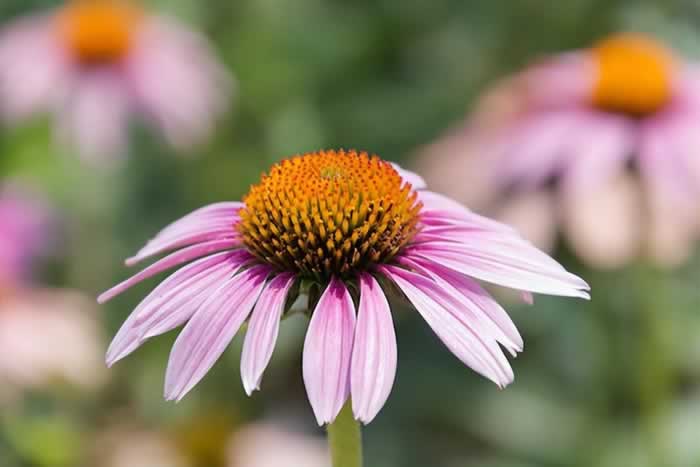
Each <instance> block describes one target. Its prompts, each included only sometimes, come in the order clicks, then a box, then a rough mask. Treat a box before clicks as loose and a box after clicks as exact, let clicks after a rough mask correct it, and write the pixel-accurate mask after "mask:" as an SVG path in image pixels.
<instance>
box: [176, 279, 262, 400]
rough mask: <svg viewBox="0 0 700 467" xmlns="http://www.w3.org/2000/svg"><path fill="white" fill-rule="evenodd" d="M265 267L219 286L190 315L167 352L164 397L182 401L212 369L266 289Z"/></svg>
mask: <svg viewBox="0 0 700 467" xmlns="http://www.w3.org/2000/svg"><path fill="white" fill-rule="evenodd" d="M269 273H270V268H269V267H267V266H255V267H252V268H250V269H248V270H246V271H244V272H242V273H240V274H238V275H236V276H234V277H233V278H231V279H229V280H228V281H226V282H225V283H224V284H222V285H221V287H219V288H218V289H217V290H216V291H215V292H214V293H213V294H212V295H211V296H210V297H209V299H208V300H207V301H206V302H204V303H203V304H202V305H201V306H200V307H199V309H198V310H197V312H196V313H195V314H194V316H192V318H191V319H190V321H189V322H188V323H187V325H186V326H185V328H184V329H183V330H182V332H181V333H180V335H179V336H178V338H177V340H176V341H175V344H174V345H173V349H172V351H171V352H170V359H169V361H168V369H167V371H166V375H165V391H164V392H165V398H166V399H168V400H178V401H179V400H180V399H182V398H183V397H184V396H185V395H186V394H187V393H188V392H189V391H190V390H191V389H192V388H193V387H194V386H195V385H196V384H197V383H198V382H199V381H200V380H201V379H202V378H203V377H204V375H205V374H206V373H207V372H208V371H209V369H211V367H212V366H214V363H216V361H217V360H218V359H219V357H220V356H221V354H222V353H223V352H224V350H225V349H226V347H227V346H228V344H229V342H231V339H233V337H234V336H235V334H236V332H237V331H238V329H239V328H240V326H241V324H243V322H244V321H245V320H246V318H247V317H248V315H249V314H250V311H251V310H252V309H253V306H254V305H255V302H256V301H257V300H258V297H259V296H260V293H261V292H262V290H263V287H264V286H265V278H266V277H267V276H268V274H269Z"/></svg>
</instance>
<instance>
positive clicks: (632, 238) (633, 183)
mask: <svg viewBox="0 0 700 467" xmlns="http://www.w3.org/2000/svg"><path fill="white" fill-rule="evenodd" d="M561 208H562V209H561V217H562V221H563V228H564V232H565V233H566V237H567V240H568V241H569V243H570V245H571V246H572V248H573V250H574V251H575V252H576V254H577V255H579V256H580V257H581V258H582V259H584V260H585V261H586V262H587V263H589V264H591V265H593V266H595V267H597V268H604V269H610V268H618V267H621V266H623V265H625V264H627V263H628V262H630V261H631V260H632V259H633V258H635V257H636V256H637V255H638V254H639V253H640V250H641V246H642V244H643V241H644V239H645V232H644V230H645V225H646V222H645V220H644V196H643V192H642V189H641V186H640V183H639V180H638V179H637V177H635V176H633V175H632V174H626V173H623V174H619V175H617V176H616V177H613V178H608V179H607V180H605V181H603V182H601V183H599V184H598V186H597V187H596V188H595V189H593V190H588V189H578V190H569V191H567V192H566V193H565V196H563V197H562V206H561ZM602 219H604V220H605V221H604V226H603V225H601V220H602Z"/></svg>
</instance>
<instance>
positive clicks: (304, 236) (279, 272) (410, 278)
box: [99, 151, 588, 424]
mask: <svg viewBox="0 0 700 467" xmlns="http://www.w3.org/2000/svg"><path fill="white" fill-rule="evenodd" d="M424 188H425V184H424V182H423V181H422V179H421V178H420V177H419V176H417V175H416V174H413V173H410V172H407V171H404V170H402V169H400V168H398V167H397V166H394V165H392V164H390V163H388V162H385V161H382V160H381V159H379V158H378V157H376V156H370V155H368V154H367V153H364V152H356V151H320V152H315V153H309V154H304V155H301V156H295V157H292V158H290V159H287V160H284V161H282V162H280V163H278V164H276V165H275V166H273V167H272V169H271V170H270V171H269V173H268V174H266V175H263V177H262V180H261V181H260V183H259V184H257V185H254V186H253V187H252V188H251V189H250V192H249V193H248V195H247V196H246V197H245V198H244V202H243V203H239V202H225V203H218V204H214V205H211V206H207V207H204V208H202V209H199V210H197V211H195V212H193V213H191V214H189V215H187V216H185V217H184V218H182V219H180V220H179V221H177V222H175V223H173V224H171V225H170V226H168V227H166V228H165V229H164V230H162V231H161V232H160V233H159V234H158V235H157V236H156V237H155V238H154V239H153V240H151V241H150V242H148V243H147V244H146V246H145V247H144V248H143V249H141V251H139V252H138V253H137V254H136V256H134V257H133V258H130V259H128V260H127V263H128V264H133V263H136V262H138V261H141V260H142V259H144V258H147V257H150V256H153V255H157V254H160V253H163V252H166V251H169V250H174V249H179V250H178V251H176V252H175V253H171V254H170V255H169V256H166V257H165V258H163V259H161V260H159V261H157V262H155V263H154V264H153V265H151V266H149V267H147V268H146V269H144V270H143V271H142V272H140V273H138V274H136V275H135V276H133V277H131V278H130V279H127V280H126V281H124V282H122V283H121V284H119V285H117V286H116V287H114V288H112V289H111V290H109V291H107V292H105V293H104V294H103V295H102V296H100V298H99V300H100V301H101V302H104V301H106V300H109V299H111V298H112V297H114V296H115V295H117V294H119V293H121V292H123V291H124V290H126V289H128V288H129V287H131V286H132V285H134V284H136V283H138V282H141V281H142V280H144V279H146V278H148V277H151V276H153V275H155V274H157V273H159V272H161V271H164V270H166V269H170V268H172V267H174V266H176V265H180V264H183V263H186V262H190V261H192V262H191V263H190V264H188V265H187V266H185V267H183V268H182V269H180V270H179V271H177V272H175V273H174V274H172V275H171V276H170V277H169V278H167V279H165V280H164V281H163V282H162V283H161V284H160V285H159V286H158V287H156V289H155V290H154V291H153V292H152V293H151V294H150V295H149V296H148V297H147V298H146V299H145V300H144V301H143V302H141V304H140V305H139V306H138V307H137V308H136V310H134V312H133V313H132V314H131V316H130V317H129V318H128V319H127V321H126V322H125V323H124V325H123V326H122V328H121V329H120V330H119V332H118V333H117V336H116V337H115V339H114V341H113V342H112V345H111V346H110V348H109V350H108V352H107V363H108V364H110V365H111V364H113V363H115V362H116V361H117V360H119V359H121V358H123V357H125V356H126V355H128V354H129V353H131V352H132V351H133V350H135V349H136V348H137V347H138V346H139V345H140V344H141V343H142V342H143V341H144V340H146V339H147V338H149V337H152V336H155V335H158V334H161V333H163V332H166V331H168V330H170V329H173V328H175V327H177V326H179V325H181V324H183V323H187V324H186V325H185V327H184V329H183V331H182V332H181V334H180V336H179V337H178V339H177V341H176V343H175V345H174V347H173V350H172V353H171V355H170V361H169V364H168V370H167V375H166V383H165V396H166V398H168V399H181V398H182V397H184V395H185V394H186V393H187V392H188V391H190V390H191V389H192V387H193V386H194V385H195V384H197V382H198V381H199V380H200V379H201V378H202V377H203V376H204V375H205V374H206V373H207V371H208V370H209V369H210V368H211V367H212V365H213V364H214V362H215V361H216V360H217V359H218V358H219V356H220V355H221V354H222V352H223V351H224V349H225V348H226V346H227V345H228V343H229V342H230V341H231V339H232V338H233V336H234V335H235V334H236V332H237V331H238V329H239V328H240V327H241V325H242V324H243V323H244V322H245V321H246V320H248V331H247V334H246V338H245V342H244V345H243V354H242V361H241V374H242V379H243V385H244V387H245V390H246V392H248V394H250V393H252V392H253V391H254V390H256V389H258V388H259V386H260V382H261V378H262V374H263V371H264V370H265V367H266V366H267V364H268V362H269V361H270V357H271V355H272V352H273V348H274V345H275V340H276V338H277V333H278V330H279V323H280V319H281V318H282V317H283V315H284V313H285V311H286V309H287V304H288V303H289V302H290V301H291V299H293V297H294V292H293V291H294V290H295V288H296V287H295V285H298V284H299V283H300V282H305V283H310V284H312V286H311V287H313V288H315V289H316V290H318V292H319V294H318V295H319V297H318V301H317V302H316V303H311V305H313V312H312V313H311V321H310V324H309V328H308V331H307V334H306V339H305V342H304V355H303V376H304V382H305V384H306V389H307V394H308V396H309V400H310V402H311V406H312V408H313V410H314V413H315V414H316V418H317V420H318V422H319V424H324V423H329V422H331V421H333V420H334V419H335V417H336V415H337V414H338V412H339V411H340V409H341V407H342V406H343V404H344V403H345V402H346V400H347V399H348V398H349V397H350V396H352V406H353V411H354V414H355V417H356V418H357V419H358V420H361V421H363V422H365V423H368V422H369V421H371V420H372V419H373V418H374V417H375V416H376V414H377V413H378V412H379V410H380V409H381V407H382V406H383V405H384V403H385V402H386V400H387V398H388V396H389V392H390V391H391V387H392V385H393V382H394V376H395V372H396V356H397V349H396V337H395V333H394V326H393V322H392V316H391V308H390V305H389V302H388V300H387V296H386V293H385V290H386V287H387V285H388V284H389V283H394V284H395V285H396V286H397V287H398V289H400V290H401V291H402V292H403V293H404V294H405V296H406V297H407V298H408V300H409V301H410V302H411V303H412V304H413V305H414V307H415V309H416V310H417V311H418V312H419V313H420V314H421V316H423V318H424V319H425V320H426V321H427V322H428V324H429V325H430V326H431V327H432V329H433V330H434V331H435V333H436V334H437V335H438V337H440V339H441V340H442V341H443V342H444V343H445V344H446V346H447V347H448V348H449V349H450V350H451V351H452V352H453V353H454V354H455V355H457V357H458V358H460V359H461V360H462V361H463V362H465V363H466V364H467V365H469V366H470V367H471V368H473V369H474V370H475V371H477V372H479V373H480V374H482V375H484V376H486V377H487V378H489V379H491V380H492V381H494V382H495V383H496V384H498V385H499V386H501V387H503V386H505V385H507V384H508V383H510V382H511V381H512V379H513V372H512V370H511V368H510V365H509V363H508V361H507V359H506V358H505V356H504V355H503V352H502V350H501V348H500V347H499V344H500V345H502V346H504V347H505V348H506V349H507V350H508V351H509V352H510V353H512V354H515V353H516V352H519V351H520V350H521V349H522V339H521V338H520V335H519V334H518V331H517V330H516V329H515V326H514V325H513V323H512V322H511V320H510V318H509V317H508V315H507V314H506V313H505V311H504V310H503V309H502V308H501V307H500V306H499V305H498V304H497V303H496V302H495V301H494V300H493V299H492V298H491V297H490V296H489V295H488V293H487V292H486V291H485V290H484V289H483V288H481V286H480V285H479V284H478V283H477V281H476V280H477V279H478V280H484V281H487V282H492V283H495V284H500V285H504V286H506V287H512V288H515V289H518V290H521V291H526V292H538V293H545V294H553V295H564V296H574V297H584V298H585V297H588V294H587V293H586V290H587V288H588V287H587V285H586V283H585V282H584V281H582V280H581V279H579V278H578V277H576V276H574V275H572V274H570V273H568V272H566V271H565V270H564V269H563V268H562V267H561V266H560V265H559V264H558V263H556V262H555V261H554V260H552V259H551V258H549V257H548V256H547V255H545V254H543V253H541V252H540V251H538V250H537V249H535V248H534V247H533V246H532V245H530V244H529V243H528V242H526V241H524V240H523V239H522V238H520V237H519V236H518V234H517V233H516V232H515V231H513V230H512V229H511V228H509V227H507V226H505V225H502V224H499V223H497V222H494V221H490V220H488V219H485V218H483V217H480V216H478V215H476V214H474V213H472V212H470V211H468V210H467V209H466V208H463V207H462V206H460V205H459V204H457V203H456V202H454V201H452V200H450V199H447V198H444V197H442V196H440V195H438V194H436V193H433V192H430V191H426V190H425V189H424Z"/></svg>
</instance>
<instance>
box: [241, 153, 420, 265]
mask: <svg viewBox="0 0 700 467" xmlns="http://www.w3.org/2000/svg"><path fill="white" fill-rule="evenodd" d="M243 201H244V202H245V207H244V208H243V209H242V210H241V212H240V216H241V222H240V223H239V224H238V225H237V229H238V231H239V232H240V233H241V235H242V237H243V240H244V242H245V244H246V246H247V247H248V249H249V250H250V251H251V252H252V253H253V254H255V255H256V256H257V257H258V258H260V259H261V260H263V261H265V262H267V263H269V264H272V265H274V266H276V267H278V268H279V269H282V270H287V271H294V272H298V273H301V274H304V275H308V276H312V277H316V278H327V277H328V276H330V275H339V276H348V275H351V274H352V273H353V272H356V271H359V270H364V269H367V268H369V267H370V266H372V265H373V264H377V263H382V262H386V261H389V260H390V259H391V258H392V257H393V256H394V255H396V253H398V252H399V251H400V250H401V248H402V247H403V246H404V245H406V243H407V242H409V241H410V240H411V238H413V236H414V235H415V233H416V225H417V223H418V214H419V212H420V209H421V207H422V204H421V203H419V202H418V201H417V194H416V192H415V191H414V190H413V189H412V187H411V185H410V184H408V183H405V182H404V181H403V179H402V178H401V177H400V176H399V174H398V173H397V172H396V170H394V168H393V167H392V166H391V164H389V163H388V162H385V161H383V160H381V159H379V158H378V157H377V156H369V155H368V154H367V153H366V152H356V151H343V150H340V151H333V150H329V151H319V152H313V153H307V154H304V155H301V156H295V157H292V158H290V159H286V160H284V161H282V162H280V163H278V164H275V165H274V166H273V167H272V169H271V170H270V172H269V173H268V174H265V175H263V177H262V179H261V181H260V183H258V184H257V185H254V186H253V187H251V189H250V191H249V192H248V194H247V195H246V196H245V197H244V198H243Z"/></svg>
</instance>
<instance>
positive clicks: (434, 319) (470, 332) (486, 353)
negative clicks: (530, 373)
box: [380, 266, 513, 387]
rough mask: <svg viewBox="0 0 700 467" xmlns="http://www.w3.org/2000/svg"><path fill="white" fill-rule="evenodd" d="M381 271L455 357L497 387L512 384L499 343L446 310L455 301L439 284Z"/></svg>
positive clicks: (391, 270) (387, 269)
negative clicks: (401, 292)
mask: <svg viewBox="0 0 700 467" xmlns="http://www.w3.org/2000/svg"><path fill="white" fill-rule="evenodd" d="M380 271H381V272H382V273H383V274H385V275H386V276H387V277H388V278H389V279H391V280H392V281H393V282H394V283H395V284H396V285H397V286H398V287H399V288H400V289H401V290H402V291H403V293H404V294H406V297H407V298H408V300H409V301H410V302H411V303H412V304H413V306H414V307H415V308H416V310H417V311H418V313H420V314H421V316H422V317H423V319H425V321H426V322H427V323H428V325H429V326H430V327H431V328H432V329H433V331H434V332H435V334H437V335H438V337H439V338H440V340H442V342H443V343H444V344H445V345H446V346H447V348H448V349H450V351H451V352H452V353H453V354H455V356H457V358H459V359H460V360H461V361H462V362H464V363H465V364H466V365H467V366H469V367H470V368H472V369H473V370H474V371H476V372H477V373H479V374H481V375H482V376H485V377H486V378H488V379H490V380H491V381H493V382H494V383H496V384H497V385H498V386H500V387H505V386H506V385H508V384H510V383H511V382H512V380H513V370H512V369H511V367H510V364H509V363H508V360H507V359H506V358H505V356H504V355H503V352H501V349H500V348H499V347H498V344H496V342H495V341H493V340H492V339H489V338H488V336H480V335H479V333H478V329H475V328H474V326H473V325H470V324H469V323H467V322H466V321H465V320H464V319H460V318H459V316H458V315H456V314H454V313H453V312H452V311H451V310H449V309H448V308H446V307H445V306H444V305H448V306H450V305H454V304H455V303H457V302H456V300H454V299H453V300H451V299H450V297H449V294H448V293H447V292H446V291H444V290H443V289H442V288H441V287H440V286H439V285H438V284H436V283H435V282H434V281H432V280H430V279H428V278H426V277H423V276H421V275H419V274H416V273H413V272H410V271H406V270H404V269H401V268H397V267H394V266H382V267H381V268H380ZM450 302H452V303H450ZM484 337H485V338H484Z"/></svg>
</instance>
